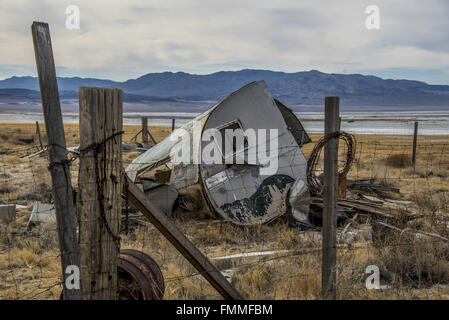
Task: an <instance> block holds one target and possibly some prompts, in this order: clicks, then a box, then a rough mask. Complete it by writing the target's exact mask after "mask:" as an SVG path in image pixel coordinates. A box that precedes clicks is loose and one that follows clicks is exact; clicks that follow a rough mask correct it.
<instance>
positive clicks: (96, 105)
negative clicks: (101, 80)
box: [77, 87, 123, 300]
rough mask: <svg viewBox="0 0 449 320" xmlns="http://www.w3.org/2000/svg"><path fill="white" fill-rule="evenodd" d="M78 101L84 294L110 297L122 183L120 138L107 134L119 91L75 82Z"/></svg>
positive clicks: (114, 128) (113, 295)
mask: <svg viewBox="0 0 449 320" xmlns="http://www.w3.org/2000/svg"><path fill="white" fill-rule="evenodd" d="M79 104H80V107H79V110H80V111H79V112H80V169H79V177H78V184H79V186H80V187H79V190H78V203H77V212H78V216H79V217H80V231H79V234H80V251H81V273H82V276H83V288H84V297H85V299H89V300H114V299H117V255H118V252H119V248H118V241H117V240H118V239H117V238H116V237H117V236H118V234H119V230H120V214H121V192H122V184H123V181H122V177H123V174H122V162H121V145H122V138H121V135H117V136H115V137H114V138H113V139H108V138H109V137H111V136H112V135H114V134H116V133H118V132H120V131H122V127H123V123H122V121H123V119H122V115H123V93H122V90H120V89H111V88H93V87H81V88H80V89H79ZM105 140H106V142H105V143H104V144H102V146H100V147H99V148H98V149H97V150H98V152H97V153H96V151H95V150H92V149H90V151H85V148H86V147H88V146H91V145H92V144H101V143H102V142H104V141H105ZM95 153H96V156H95ZM97 168H98V169H97ZM97 174H98V178H97ZM101 195H102V196H101ZM101 206H102V207H103V209H102V207H101ZM102 212H103V213H104V216H103V215H102ZM105 220H106V222H105ZM108 229H109V230H110V231H111V232H109V230H108ZM111 233H112V234H111Z"/></svg>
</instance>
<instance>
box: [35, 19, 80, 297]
mask: <svg viewBox="0 0 449 320" xmlns="http://www.w3.org/2000/svg"><path fill="white" fill-rule="evenodd" d="M31 33H32V35H33V44H34V54H35V58H36V65H37V73H38V76H39V87H40V90H41V99H42V109H43V111H44V118H45V128H46V129H47V141H48V154H49V159H50V166H49V168H50V172H51V179H52V183H53V193H54V198H55V209H56V223H57V226H58V237H59V247H60V250H61V264H62V270H63V271H62V275H63V280H64V285H63V296H64V299H67V300H80V299H82V297H83V295H82V291H81V283H80V279H79V267H80V256H79V248H78V241H77V237H76V224H75V210H74V207H73V197H72V184H71V181H70V169H69V164H68V160H67V150H66V144H65V136H64V125H63V122H62V113H61V104H60V101H59V92H58V83H57V81H56V70H55V63H54V59H53V49H52V45H51V38H50V29H49V27H48V24H47V23H43V22H33V24H32V26H31ZM69 276H70V278H69ZM81 280H82V279H81Z"/></svg>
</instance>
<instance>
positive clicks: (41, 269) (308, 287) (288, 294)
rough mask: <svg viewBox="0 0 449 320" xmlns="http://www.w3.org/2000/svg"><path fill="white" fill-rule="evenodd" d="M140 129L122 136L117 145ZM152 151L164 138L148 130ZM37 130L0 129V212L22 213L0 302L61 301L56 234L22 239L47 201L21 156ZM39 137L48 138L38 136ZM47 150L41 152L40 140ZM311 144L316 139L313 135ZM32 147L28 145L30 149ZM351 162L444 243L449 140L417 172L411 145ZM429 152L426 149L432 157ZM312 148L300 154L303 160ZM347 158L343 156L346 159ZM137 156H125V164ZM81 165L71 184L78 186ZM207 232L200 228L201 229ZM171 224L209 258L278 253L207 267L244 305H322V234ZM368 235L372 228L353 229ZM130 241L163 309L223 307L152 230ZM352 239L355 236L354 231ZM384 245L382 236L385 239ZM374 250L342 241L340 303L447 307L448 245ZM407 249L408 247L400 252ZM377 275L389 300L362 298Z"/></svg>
mask: <svg viewBox="0 0 449 320" xmlns="http://www.w3.org/2000/svg"><path fill="white" fill-rule="evenodd" d="M41 129H44V128H43V126H41ZM139 129H140V128H139V127H138V126H125V128H124V130H125V134H124V136H123V140H124V141H127V140H129V139H130V138H131V137H132V136H133V135H134V134H135V132H137V131H138V130H139ZM150 129H151V132H152V134H153V136H154V137H155V138H156V140H157V141H160V140H162V139H163V138H164V137H165V136H167V135H168V134H169V133H170V128H162V127H157V128H154V127H151V128H150ZM34 130H35V127H34V124H11V123H6V124H2V126H1V127H0V162H1V163H2V166H1V168H0V203H18V204H22V205H25V206H27V209H20V210H18V215H17V219H16V220H15V221H13V222H10V223H2V224H0V298H2V299H23V298H25V299H30V298H33V299H57V298H58V297H59V293H60V290H61V287H60V285H59V282H60V281H61V280H60V275H61V270H60V262H59V251H58V245H57V237H56V232H55V227H54V226H51V225H45V226H39V227H36V228H34V229H33V230H32V231H30V232H26V230H25V228H24V226H25V225H26V223H27V221H28V218H29V215H30V213H31V207H32V204H33V202H34V201H36V200H37V201H45V202H48V201H50V198H51V192H49V191H50V186H51V180H50V177H49V174H48V170H47V165H48V163H47V160H46V159H45V158H39V157H37V158H36V157H35V158H32V159H23V158H21V157H20V156H21V155H23V154H25V153H26V152H27V150H26V149H29V148H30V147H32V146H34V145H35V143H36V140H35V137H34ZM65 130H66V140H67V145H68V146H75V145H78V143H79V132H78V126H77V125H72V124H68V125H66V126H65ZM43 131H44V130H43ZM43 135H44V143H45V132H43ZM312 138H313V140H314V141H316V140H317V138H318V136H317V135H313V136H312ZM30 139H34V142H30V141H32V140H30ZM356 139H357V141H358V148H357V154H356V161H355V163H354V166H353V168H352V170H351V172H350V175H349V177H348V178H349V179H362V178H372V177H374V178H376V179H377V181H378V182H381V183H384V184H387V185H390V186H395V187H398V188H400V189H401V195H392V197H393V196H395V197H396V198H397V199H400V200H410V201H412V203H411V205H410V206H411V209H413V210H416V211H417V212H418V213H422V214H423V215H424V218H423V219H418V220H416V221H414V222H413V223H412V224H411V225H410V226H409V227H410V228H417V229H420V230H424V231H428V232H434V233H438V234H440V235H443V236H446V237H449V231H448V228H447V227H448V218H447V217H448V214H449V212H448V208H449V201H448V200H449V185H448V180H447V179H448V173H449V155H448V153H447V151H448V148H449V137H421V136H420V139H419V145H418V158H417V167H416V170H415V171H414V170H412V168H410V166H409V159H410V154H411V143H412V137H410V136H399V137H398V136H375V135H358V136H356ZM427 143H432V147H430V146H429V145H428V144H427ZM312 148H313V143H312V144H309V145H307V146H305V147H304V151H305V153H306V155H308V154H309V153H310V152H311V150H312ZM343 153H344V150H342V151H341V153H340V156H341V158H342V159H343ZM136 156H137V153H135V152H131V153H126V154H124V156H123V160H124V162H125V163H128V162H129V161H131V160H132V159H134V158H135V157H136ZM76 168H77V162H75V163H74V166H73V168H72V171H71V174H72V183H73V185H75V186H76V185H77V177H78V173H77V169H76ZM203 222H206V221H203ZM175 223H176V224H177V225H178V227H179V228H180V229H182V230H183V231H184V232H185V234H186V235H187V236H188V237H189V238H190V239H191V240H192V241H193V242H194V243H195V244H196V245H197V246H198V248H199V249H200V250H201V251H202V252H203V253H204V254H206V255H207V256H208V257H209V258H211V259H213V258H215V257H222V256H227V255H234V254H239V253H248V252H263V251H272V250H280V252H279V253H277V254H274V255H265V256H258V257H251V258H245V257H243V258H242V257H240V258H232V259H223V260H212V261H213V263H214V264H215V265H216V266H217V268H219V269H220V270H230V272H233V276H232V283H233V284H234V285H235V287H236V288H237V289H238V290H239V291H240V292H241V293H242V295H243V296H244V297H246V298H250V299H320V298H321V253H320V246H321V240H320V237H319V232H299V231H297V230H296V229H294V228H291V227H289V226H288V223H287V221H286V220H281V221H278V222H276V223H274V224H272V225H263V226H250V227H241V226H236V225H233V224H229V223H210V224H198V221H195V220H180V219H177V220H175ZM362 227H363V228H368V231H370V228H369V227H370V224H364V225H358V224H355V225H354V228H362ZM134 229H135V231H134V233H133V236H125V235H123V241H122V248H135V249H138V250H141V251H143V252H146V253H148V254H149V255H150V256H151V257H153V258H154V259H155V260H156V261H157V262H158V264H159V265H160V267H161V269H162V271H163V274H164V277H165V280H166V291H165V299H219V298H220V296H219V295H218V294H217V292H216V291H215V290H214V289H213V288H212V287H211V286H210V285H209V284H208V283H207V282H206V281H205V280H204V279H203V278H202V277H201V275H198V274H197V271H196V270H195V269H194V268H193V267H192V266H191V265H190V264H189V263H188V262H187V261H186V260H185V259H184V258H183V257H182V256H181V255H180V254H179V253H178V252H177V250H176V249H175V248H174V247H173V246H172V245H171V244H170V243H169V242H168V241H167V240H166V239H165V238H164V237H163V236H162V235H161V234H160V233H159V232H158V231H157V230H156V229H155V228H153V227H151V226H148V227H145V226H134ZM351 230H352V228H351ZM383 234H384V235H385V232H384V233H383ZM386 234H387V235H389V237H383V238H382V239H381V242H380V245H379V242H377V243H376V245H375V246H373V243H371V241H369V240H368V241H367V240H366V237H365V238H356V239H355V240H352V241H351V242H349V244H348V241H346V240H345V241H343V240H341V241H340V244H342V245H345V247H342V248H339V250H338V263H337V271H338V298H341V299H382V298H388V299H400V298H407V299H410V298H422V299H427V298H431V299H445V298H448V297H449V296H448V293H449V289H448V286H447V284H448V282H449V273H448V271H447V270H449V265H448V248H447V246H446V244H445V243H444V242H441V241H439V240H438V241H436V239H434V238H430V239H429V238H428V237H425V236H422V237H415V236H411V235H410V233H406V234H402V236H399V234H391V233H386ZM404 243H405V244H404ZM372 264H374V265H377V266H379V268H380V269H381V282H382V283H383V284H384V283H385V284H388V285H390V286H391V287H390V288H389V289H388V290H367V289H366V287H365V279H366V277H367V275H366V274H365V268H366V267H367V266H368V265H372Z"/></svg>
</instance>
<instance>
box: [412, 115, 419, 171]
mask: <svg viewBox="0 0 449 320" xmlns="http://www.w3.org/2000/svg"><path fill="white" fill-rule="evenodd" d="M417 142H418V121H415V129H414V131H413V154H412V167H413V171H415V167H416V144H417Z"/></svg>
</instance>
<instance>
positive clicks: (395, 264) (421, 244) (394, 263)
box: [376, 232, 449, 287]
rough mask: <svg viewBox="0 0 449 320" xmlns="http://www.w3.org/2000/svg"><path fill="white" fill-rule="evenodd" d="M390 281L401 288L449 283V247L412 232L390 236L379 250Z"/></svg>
mask: <svg viewBox="0 0 449 320" xmlns="http://www.w3.org/2000/svg"><path fill="white" fill-rule="evenodd" d="M376 257H377V259H376V260H379V261H376V262H377V263H379V264H380V265H379V267H380V268H381V270H382V271H381V274H382V275H384V276H385V277H386V281H387V282H388V283H391V284H393V285H394V284H396V285H400V286H404V285H409V286H411V287H421V286H430V285H433V284H443V283H446V284H447V283H449V244H448V243H446V242H443V241H441V240H438V239H435V238H430V237H427V236H422V235H420V236H416V235H415V234H413V233H411V232H404V233H402V234H401V233H395V234H389V235H388V237H386V238H385V242H384V245H383V246H378V247H377V248H376Z"/></svg>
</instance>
